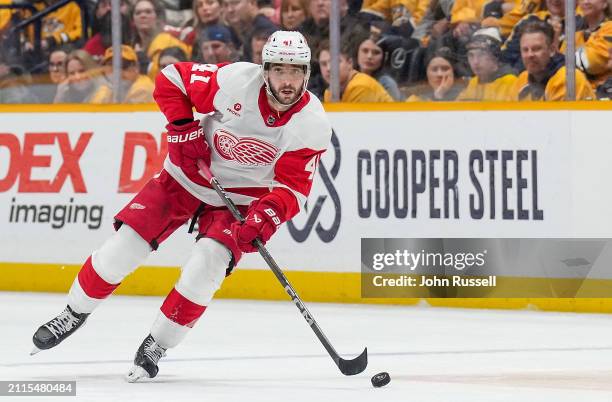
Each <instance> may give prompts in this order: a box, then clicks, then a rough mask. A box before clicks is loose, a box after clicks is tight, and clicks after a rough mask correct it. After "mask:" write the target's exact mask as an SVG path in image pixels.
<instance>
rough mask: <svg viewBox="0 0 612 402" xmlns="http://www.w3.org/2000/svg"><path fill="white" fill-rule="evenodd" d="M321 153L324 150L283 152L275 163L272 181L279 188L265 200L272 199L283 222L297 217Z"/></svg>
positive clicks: (304, 149) (305, 198)
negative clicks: (278, 184) (277, 184)
mask: <svg viewBox="0 0 612 402" xmlns="http://www.w3.org/2000/svg"><path fill="white" fill-rule="evenodd" d="M323 152H325V150H324V149H323V150H315V149H310V148H302V149H298V150H295V151H288V152H285V153H284V154H283V155H282V156H281V157H280V158H279V159H278V161H276V164H275V166H274V180H275V181H277V182H278V183H280V186H278V187H276V188H274V190H272V191H271V192H270V193H269V194H268V195H266V198H268V197H271V198H273V199H274V202H275V203H276V204H277V205H279V207H280V208H279V209H280V211H281V213H282V215H281V216H282V217H283V218H284V220H283V221H288V220H289V219H291V218H293V217H294V216H295V215H297V213H298V212H300V210H301V208H302V206H303V205H304V204H305V203H306V200H307V198H308V194H310V189H311V188H312V181H313V179H314V177H315V173H316V170H317V166H318V164H319V160H320V159H321V154H323Z"/></svg>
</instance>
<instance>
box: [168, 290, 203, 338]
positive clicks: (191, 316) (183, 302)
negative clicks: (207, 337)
mask: <svg viewBox="0 0 612 402" xmlns="http://www.w3.org/2000/svg"><path fill="white" fill-rule="evenodd" d="M160 310H161V312H162V313H164V315H165V316H166V317H168V319H169V320H171V321H174V322H175V323H177V324H179V325H184V326H186V327H189V328H193V326H194V325H195V323H196V322H197V321H198V318H200V316H201V315H202V314H204V310H206V306H200V305H199V304H195V303H194V302H192V301H189V300H187V299H186V298H185V296H183V295H182V294H180V293H179V292H177V291H176V289H174V288H172V290H171V291H170V293H169V294H168V296H166V300H164V303H163V304H162V306H161V308H160Z"/></svg>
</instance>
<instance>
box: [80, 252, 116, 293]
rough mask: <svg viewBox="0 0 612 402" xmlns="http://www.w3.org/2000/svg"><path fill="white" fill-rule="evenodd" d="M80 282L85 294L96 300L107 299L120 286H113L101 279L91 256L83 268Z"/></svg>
mask: <svg viewBox="0 0 612 402" xmlns="http://www.w3.org/2000/svg"><path fill="white" fill-rule="evenodd" d="M78 280H79V284H80V285H81V288H82V289H83V291H84V292H85V294H86V295H87V296H89V297H92V298H94V299H105V298H106V297H108V295H110V294H111V293H113V291H114V290H115V289H117V286H119V284H116V285H113V284H112V283H108V282H106V281H105V280H104V279H102V278H100V275H98V273H97V272H96V271H95V269H94V267H93V265H92V264H91V256H90V257H89V258H88V259H87V261H85V264H83V266H82V267H81V270H80V271H79V276H78Z"/></svg>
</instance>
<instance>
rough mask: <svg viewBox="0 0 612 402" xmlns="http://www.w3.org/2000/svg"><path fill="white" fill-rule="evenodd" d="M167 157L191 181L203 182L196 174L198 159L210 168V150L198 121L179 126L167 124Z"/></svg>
mask: <svg viewBox="0 0 612 402" xmlns="http://www.w3.org/2000/svg"><path fill="white" fill-rule="evenodd" d="M166 130H167V131H168V155H169V156H170V161H172V163H174V164H175V165H176V166H178V167H180V168H181V169H182V170H183V172H185V174H186V175H187V176H188V177H189V178H190V179H191V180H193V181H196V182H200V183H201V182H203V181H204V180H203V179H202V177H201V176H200V175H199V174H198V165H197V161H198V159H202V160H203V161H204V162H206V164H207V165H208V166H210V148H209V147H208V144H207V143H206V139H205V137H204V130H203V129H202V127H200V122H199V121H192V122H189V123H187V124H182V125H180V126H178V125H176V124H172V123H169V124H168V125H167V126H166Z"/></svg>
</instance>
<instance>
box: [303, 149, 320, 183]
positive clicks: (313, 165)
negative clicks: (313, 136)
mask: <svg viewBox="0 0 612 402" xmlns="http://www.w3.org/2000/svg"><path fill="white" fill-rule="evenodd" d="M320 157H321V155H315V156H313V157H312V158H311V159H310V160H309V161H308V163H307V164H306V168H305V169H304V170H305V171H307V172H310V175H309V176H308V180H312V179H313V177H314V174H315V171H316V170H317V164H318V163H319V158H320Z"/></svg>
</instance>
